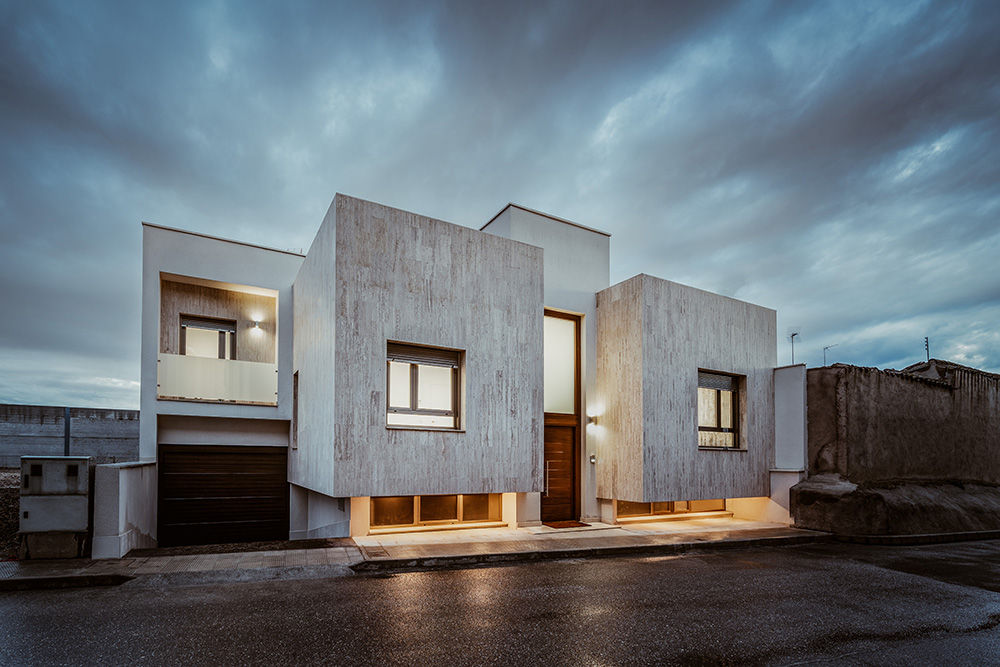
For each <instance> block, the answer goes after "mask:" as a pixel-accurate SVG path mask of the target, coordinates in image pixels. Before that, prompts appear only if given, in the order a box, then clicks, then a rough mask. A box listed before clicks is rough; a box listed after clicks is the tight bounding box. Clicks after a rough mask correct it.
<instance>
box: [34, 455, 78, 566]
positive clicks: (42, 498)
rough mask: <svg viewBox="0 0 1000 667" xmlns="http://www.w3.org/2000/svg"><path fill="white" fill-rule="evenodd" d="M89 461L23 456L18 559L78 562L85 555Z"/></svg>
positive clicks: (62, 457)
mask: <svg viewBox="0 0 1000 667" xmlns="http://www.w3.org/2000/svg"><path fill="white" fill-rule="evenodd" d="M92 467H93V466H91V462H90V457H89V456H22V457H21V510H20V535H19V539H18V546H19V549H18V551H19V556H20V558H22V559H25V558H81V557H83V556H86V555H87V552H88V551H89V549H90V545H89V543H88V539H87V536H88V533H89V531H90V513H91V502H90V501H91V499H90V489H91V480H90V475H91V469H92Z"/></svg>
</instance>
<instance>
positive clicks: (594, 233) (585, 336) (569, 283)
mask: <svg viewBox="0 0 1000 667" xmlns="http://www.w3.org/2000/svg"><path fill="white" fill-rule="evenodd" d="M483 231H485V232H489V233H491V234H496V235H497V236H503V237H506V238H510V239H514V240H515V241H521V242H522V243H528V244H530V245H533V246H538V247H539V248H542V250H543V251H544V255H543V258H544V301H545V307H546V308H552V309H555V310H562V311H566V312H570V313H574V314H578V315H583V321H582V330H581V332H580V334H581V336H580V339H581V346H582V350H581V359H580V366H581V368H580V373H581V386H580V393H581V397H580V400H581V403H582V410H583V414H584V425H583V427H582V428H583V431H584V447H583V451H582V452H581V456H580V469H579V475H580V495H581V506H580V513H581V515H582V517H583V518H588V519H595V520H596V519H597V518H599V516H600V511H599V509H598V505H597V496H596V488H597V487H596V478H595V470H594V466H593V465H591V464H590V462H589V457H590V454H592V453H596V451H597V443H596V440H595V439H594V437H593V434H592V433H590V432H588V429H587V428H586V414H587V413H588V411H590V410H591V409H593V408H594V406H592V405H591V404H590V403H591V395H592V393H593V391H594V383H595V377H596V365H597V317H596V313H597V301H596V294H597V292H599V291H601V290H603V289H605V288H606V287H608V285H609V284H610V281H611V277H610V276H611V258H610V246H611V236H610V235H609V234H607V233H605V232H601V231H598V230H594V229H589V228H586V227H583V226H581V225H577V224H575V223H572V222H569V221H565V220H560V219H558V218H555V217H552V216H548V215H544V214H541V213H538V212H535V211H531V210H528V209H525V208H522V207H520V206H516V205H508V206H507V207H506V208H505V209H504V210H503V211H501V212H500V213H499V214H498V215H497V216H496V217H494V218H493V219H492V220H491V221H490V222H488V223H487V224H486V225H485V226H484V227H483ZM532 495H533V498H532V499H531V500H533V501H534V504H535V505H537V504H538V502H539V501H538V497H537V494H532ZM528 504H529V503H526V502H521V503H519V505H525V512H524V513H523V514H524V516H528V514H529V510H528V508H527V505H528ZM519 516H521V513H519Z"/></svg>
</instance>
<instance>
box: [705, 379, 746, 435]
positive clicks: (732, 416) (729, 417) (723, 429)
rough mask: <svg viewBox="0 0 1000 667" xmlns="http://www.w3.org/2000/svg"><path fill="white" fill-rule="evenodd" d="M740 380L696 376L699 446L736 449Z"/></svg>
mask: <svg viewBox="0 0 1000 667" xmlns="http://www.w3.org/2000/svg"><path fill="white" fill-rule="evenodd" d="M739 415H740V411H739V378H736V377H734V376H732V375H722V374H720V373H706V372H704V371H699V372H698V446H699V447H706V448H712V449H736V448H737V447H739V442H740V437H739Z"/></svg>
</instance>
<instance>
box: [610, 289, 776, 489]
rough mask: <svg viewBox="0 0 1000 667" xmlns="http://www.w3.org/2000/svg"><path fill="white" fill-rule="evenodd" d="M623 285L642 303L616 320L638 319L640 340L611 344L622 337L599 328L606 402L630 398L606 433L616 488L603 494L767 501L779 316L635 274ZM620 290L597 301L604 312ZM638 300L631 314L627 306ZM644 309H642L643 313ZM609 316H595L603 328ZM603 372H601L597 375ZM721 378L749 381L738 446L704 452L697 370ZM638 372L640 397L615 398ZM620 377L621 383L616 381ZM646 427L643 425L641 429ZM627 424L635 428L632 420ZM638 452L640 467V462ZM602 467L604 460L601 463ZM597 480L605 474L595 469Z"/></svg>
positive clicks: (625, 309) (742, 402) (616, 412)
mask: <svg viewBox="0 0 1000 667" xmlns="http://www.w3.org/2000/svg"><path fill="white" fill-rule="evenodd" d="M626 283H633V285H631V286H630V287H629V289H633V290H639V293H640V294H641V298H640V299H639V302H638V303H637V302H636V301H635V300H632V301H630V302H628V301H622V302H621V303H622V305H621V306H619V311H620V312H619V313H618V314H616V315H615V318H618V317H624V318H629V319H631V320H634V321H639V322H641V330H642V342H641V345H640V346H638V347H633V348H632V349H620V346H616V344H615V343H614V337H615V336H616V335H617V334H614V333H613V332H611V331H609V334H608V335H607V336H605V333H604V331H603V330H599V331H598V375H599V377H603V378H604V380H603V381H599V385H600V386H602V387H603V389H602V395H601V398H602V400H603V401H604V402H606V403H607V404H608V405H611V403H612V401H616V400H627V401H628V402H629V403H630V404H633V409H632V410H628V409H627V406H626V407H623V408H622V409H617V410H616V409H612V410H611V411H610V412H609V414H608V418H607V419H606V420H605V423H604V426H605V427H606V428H607V429H608V431H609V433H610V434H626V433H635V432H636V430H637V429H639V428H641V431H642V438H641V440H635V439H634V436H632V437H628V438H623V437H612V439H611V441H610V442H609V443H608V447H609V448H610V449H612V450H617V449H619V448H624V449H627V450H631V452H630V453H629V454H618V455H617V456H616V457H614V458H613V459H612V460H613V461H614V463H615V465H616V469H615V470H614V472H613V479H614V482H613V484H612V486H611V488H608V487H607V485H606V482H605V485H604V486H603V487H600V486H599V489H598V493H599V494H600V495H602V497H607V496H606V495H605V494H608V493H611V494H614V495H613V496H612V497H617V498H618V499H620V500H631V501H641V502H649V501H654V502H656V501H668V500H683V499H700V498H732V497H746V496H766V495H768V490H769V470H770V468H771V467H772V466H773V461H774V374H773V369H774V366H775V363H776V355H777V345H776V342H777V333H776V326H777V325H776V318H775V312H774V311H773V310H771V309H769V308H762V307H760V306H755V305H753V304H750V303H746V302H743V301H738V300H736V299H731V298H728V297H725V296H721V295H718V294H713V293H711V292H705V291H703V290H699V289H695V288H693V287H688V286H686V285H680V284H678V283H673V282H670V281H667V280H661V279H659V278H654V277H652V276H646V275H639V276H636V277H634V278H630V279H629V280H628V281H626ZM616 289H624V288H620V287H619V286H616V287H612V288H610V289H609V290H605V291H603V292H601V293H599V294H598V311H599V312H600V309H601V308H604V307H605V305H606V304H607V303H608V302H609V300H610V299H612V298H613V297H614V295H615V294H616V293H617V292H616V291H615V290H616ZM628 303H632V304H633V305H632V307H631V309H629V308H628V307H627V305H626V304H628ZM637 309H638V310H637ZM611 321H612V318H610V317H605V316H604V315H599V325H600V323H601V322H611ZM602 367H603V369H604V370H603V371H602V370H601V369H602ZM699 369H702V370H709V371H719V372H723V373H731V374H734V375H740V376H743V377H744V378H745V381H744V382H743V383H742V384H743V386H742V387H741V391H740V412H741V417H740V448H739V449H738V450H706V449H699V448H698V423H697V417H698V411H697V397H698V392H697V390H698V370H699ZM635 373H641V377H642V392H641V397H638V402H636V401H637V397H636V396H634V391H632V392H631V393H630V395H629V396H628V397H627V398H624V399H618V398H616V397H615V396H614V394H615V392H617V391H626V390H627V389H628V388H627V387H619V385H620V384H621V383H622V382H623V381H624V380H622V379H621V378H622V377H625V376H630V375H631V376H633V377H634V374H635ZM616 376H618V377H617V378H616ZM636 420H640V422H641V426H639V425H637V424H636V423H635V421H636ZM630 422H631V423H630ZM637 449H638V450H641V452H642V458H641V467H640V466H639V463H640V461H639V459H638V457H636V456H635V455H634V452H635V451H636V450H637ZM598 465H599V466H600V465H601V463H600V462H599V464H598ZM598 474H599V480H600V479H602V478H603V477H604V475H605V474H604V473H601V472H599V473H598Z"/></svg>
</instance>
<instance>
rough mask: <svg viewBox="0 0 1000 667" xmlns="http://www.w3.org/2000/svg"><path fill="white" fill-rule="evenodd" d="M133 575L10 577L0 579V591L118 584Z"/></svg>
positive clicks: (129, 579)
mask: <svg viewBox="0 0 1000 667" xmlns="http://www.w3.org/2000/svg"><path fill="white" fill-rule="evenodd" d="M132 579H134V577H130V576H128V575H126V574H71V575H64V576H58V577H11V578H10V579H0V591H33V590H44V589H55V588H90V587H93V586H120V585H121V584H124V583H125V582H126V581H131V580H132Z"/></svg>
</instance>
